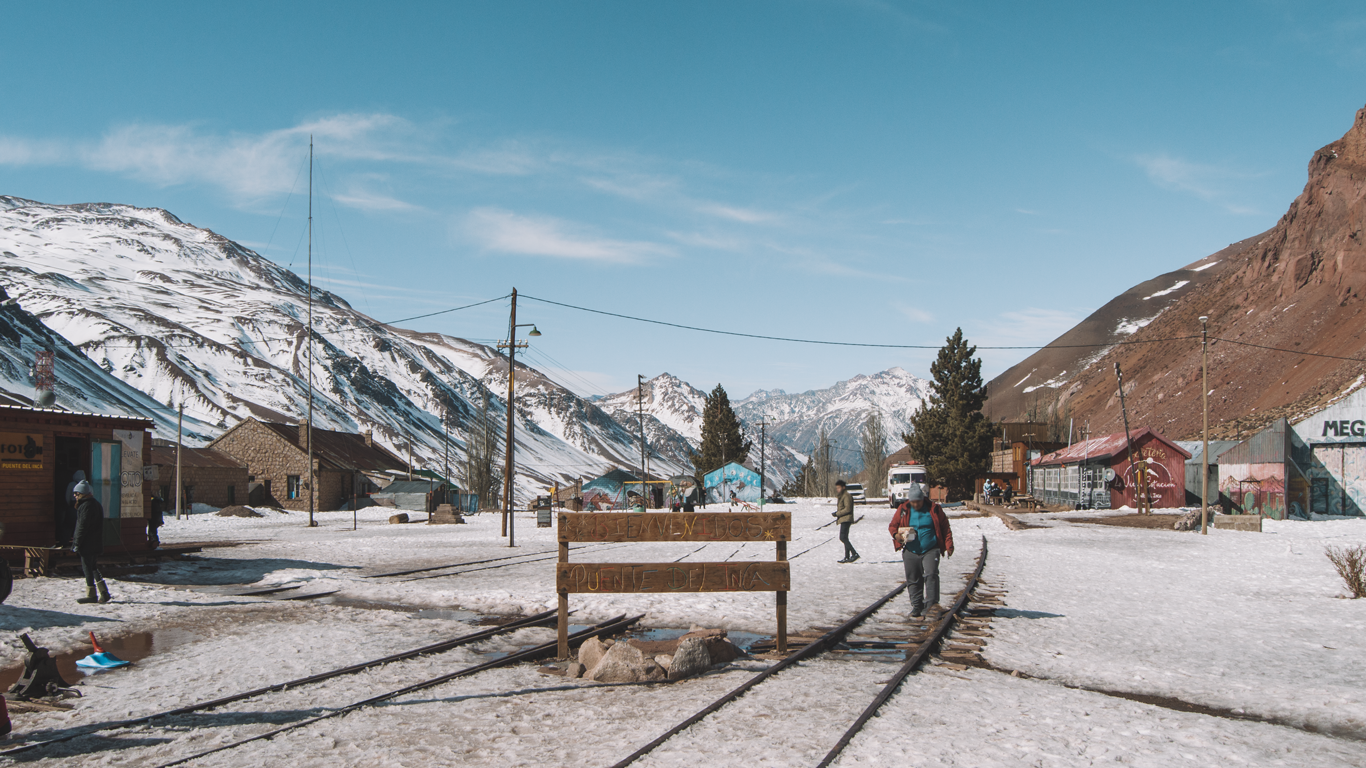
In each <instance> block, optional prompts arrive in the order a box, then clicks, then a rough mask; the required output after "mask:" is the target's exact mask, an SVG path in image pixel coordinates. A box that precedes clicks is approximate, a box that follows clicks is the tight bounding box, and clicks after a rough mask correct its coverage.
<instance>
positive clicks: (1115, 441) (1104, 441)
mask: <svg viewBox="0 0 1366 768" xmlns="http://www.w3.org/2000/svg"><path fill="white" fill-rule="evenodd" d="M1147 435H1152V436H1153V437H1154V438H1156V439H1157V440H1160V441H1162V442H1163V443H1166V444H1167V445H1170V446H1171V447H1172V448H1175V449H1176V450H1177V451H1180V452H1181V455H1182V456H1184V457H1186V458H1190V451H1187V450H1186V449H1185V448H1182V447H1181V446H1179V445H1177V444H1176V443H1173V442H1172V441H1170V440H1168V439H1167V438H1165V437H1163V436H1162V435H1161V433H1159V432H1155V431H1153V430H1152V429H1149V428H1148V427H1138V428H1137V429H1134V430H1131V431H1130V433H1129V436H1128V438H1127V439H1126V437H1125V434H1124V433H1123V432H1115V433H1113V434H1109V435H1101V436H1100V437H1093V438H1091V439H1090V440H1083V441H1081V442H1080V443H1073V444H1072V446H1071V447H1069V448H1064V449H1062V450H1061V451H1054V452H1053V453H1050V454H1048V455H1047V456H1042V457H1040V458H1039V459H1037V460H1036V461H1035V462H1034V466H1036V467H1040V466H1048V465H1051V464H1077V463H1080V462H1084V461H1099V460H1102V459H1108V458H1110V457H1111V456H1114V455H1116V454H1120V453H1124V452H1125V451H1126V450H1127V449H1128V447H1129V442H1130V440H1132V441H1133V444H1134V445H1135V446H1137V445H1138V443H1139V441H1140V440H1142V439H1143V438H1144V437H1146V436H1147Z"/></svg>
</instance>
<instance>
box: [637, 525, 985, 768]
mask: <svg viewBox="0 0 1366 768" xmlns="http://www.w3.org/2000/svg"><path fill="white" fill-rule="evenodd" d="M818 546H819V545H818ZM986 559H987V542H986V538H985V537H983V539H982V549H981V553H980V554H979V555H978V556H977V564H976V567H975V568H974V569H973V571H972V572H971V573H970V574H969V575H968V579H967V583H966V584H965V585H964V586H963V588H962V590H960V591H959V592H958V594H957V596H956V598H955V599H954V600H953V602H952V603H951V604H950V605H949V607H948V609H946V610H945V612H944V614H943V615H942V616H941V617H939V618H938V619H936V620H935V621H933V622H926V623H925V624H924V632H923V634H922V635H921V636H919V637H916V638H914V642H907V643H896V642H879V641H863V642H859V641H856V643H855V644H857V645H861V646H862V647H864V648H868V647H874V648H877V647H878V646H883V645H886V646H892V647H893V648H898V647H905V648H906V650H905V652H906V658H905V661H904V663H903V664H902V665H901V667H900V668H899V669H898V670H897V671H896V673H895V674H894V675H893V676H892V678H891V679H890V680H889V681H888V682H887V683H886V684H885V685H884V686H883V687H882V690H881V691H879V693H878V695H877V696H876V697H875V698H874V699H873V701H872V702H871V703H870V704H868V706H867V707H866V708H865V709H864V711H863V712H862V714H860V715H859V717H858V718H857V719H856V720H855V721H854V723H853V724H852V725H850V726H849V728H848V729H847V730H846V731H845V732H844V734H843V735H842V736H841V737H840V739H839V741H838V742H836V744H835V746H834V747H833V748H832V749H831V750H830V751H829V753H827V754H826V756H825V758H824V759H823V760H822V761H821V762H820V763H819V765H820V766H827V765H829V764H830V763H832V762H833V761H834V760H835V759H836V758H837V757H838V756H839V754H840V752H841V751H842V750H843V749H844V748H845V747H846V746H848V744H849V742H850V741H851V740H852V739H853V738H854V736H855V735H856V734H857V733H858V732H859V731H860V730H861V729H862V728H863V726H864V725H865V724H867V722H868V720H869V719H871V718H872V717H873V716H874V715H875V714H876V713H877V710H878V709H879V708H880V707H881V706H882V705H883V704H885V703H886V702H887V700H888V699H890V698H891V697H892V695H893V694H894V693H895V692H896V689H897V688H899V687H900V686H901V683H902V682H903V681H904V680H905V679H906V677H907V676H908V675H910V674H911V673H912V672H914V671H915V670H916V669H917V668H919V667H920V665H922V664H923V663H924V662H925V659H926V658H928V657H929V655H930V654H931V653H933V652H934V651H935V649H936V648H938V647H939V645H940V644H941V643H942V642H943V640H944V638H945V636H946V635H948V633H949V631H950V630H951V629H953V627H954V625H955V623H956V621H957V619H958V616H959V614H961V613H962V611H963V610H964V608H965V607H966V606H967V605H968V601H969V599H970V598H971V597H972V593H973V590H974V589H976V587H977V585H978V582H979V581H980V579H981V575H982V569H983V568H984V567H985V566H986ZM905 588H906V585H905V584H902V585H901V586H898V587H896V588H895V589H893V590H891V591H890V592H888V593H887V594H885V595H883V596H882V597H881V598H879V599H878V600H876V601H874V602H873V603H872V604H871V605H869V606H868V607H867V608H864V609H863V610H862V611H860V612H859V613H858V614H857V615H855V616H854V617H853V618H851V619H849V620H848V621H846V622H845V623H843V624H841V625H839V626H838V627H835V628H833V629H831V630H829V631H828V632H826V633H825V634H823V635H820V636H818V637H813V638H810V639H808V640H806V641H805V643H804V644H802V643H803V640H802V638H800V637H799V636H798V637H791V638H789V643H790V644H791V645H792V646H793V647H798V646H800V647H799V648H798V650H797V651H796V652H795V653H792V654H791V655H789V656H787V657H786V658H784V659H782V660H781V661H779V662H778V663H777V664H774V665H773V666H771V667H769V668H768V669H765V670H763V671H762V672H759V673H758V674H756V675H754V676H753V677H751V678H750V679H749V680H747V681H745V682H744V683H742V684H741V685H739V686H738V687H736V688H734V689H733V690H731V691H730V692H729V693H727V694H725V695H723V696H721V697H720V698H718V699H716V700H715V701H713V702H712V703H710V704H708V705H707V706H705V707H703V708H702V709H700V710H698V711H697V712H696V713H694V714H693V715H692V716H690V717H688V718H686V719H685V720H683V721H682V722H680V723H678V724H677V725H675V726H674V727H672V728H670V729H669V730H668V731H665V732H664V733H663V734H661V735H660V736H658V737H657V738H655V739H654V740H653V741H651V742H650V743H648V744H646V745H645V746H643V747H641V748H640V749H637V750H636V751H635V752H633V753H631V754H630V755H629V756H627V757H626V758H625V759H623V760H620V761H618V762H616V763H613V764H612V768H625V766H628V765H631V764H632V763H634V762H636V761H637V760H639V759H641V758H642V757H645V756H646V755H648V754H649V753H651V752H653V751H654V750H655V749H656V748H658V747H659V746H661V745H663V744H664V743H666V742H668V741H669V740H671V739H673V738H674V737H676V736H678V735H679V734H681V733H683V732H684V731H686V730H688V729H689V728H692V727H693V726H695V725H697V724H698V723H701V722H702V721H703V720H705V719H706V718H708V717H710V716H711V715H712V714H715V713H716V712H719V711H720V710H722V709H723V708H725V707H726V706H727V705H729V704H731V703H732V702H734V701H736V700H737V699H739V698H740V697H742V696H744V695H745V694H746V693H748V692H749V691H750V690H752V689H754V688H755V687H757V686H759V685H760V684H762V683H764V682H765V681H767V680H769V679H771V678H772V677H774V676H775V675H777V674H779V673H781V672H783V671H784V670H786V669H789V668H791V667H794V666H796V665H797V664H799V663H801V662H803V661H809V660H812V659H814V658H815V657H817V656H820V655H822V654H829V653H831V652H836V651H847V650H850V649H851V648H852V647H853V644H846V643H845V642H844V641H845V640H846V638H847V637H848V636H849V635H850V634H851V633H852V632H854V631H855V630H856V629H857V628H858V627H859V626H860V625H862V624H863V623H864V622H866V621H868V619H870V618H871V617H872V616H874V615H875V614H876V613H877V612H878V611H880V610H882V609H883V608H884V607H885V606H886V605H887V604H888V603H890V602H891V601H892V599H893V598H895V597H896V596H897V595H899V594H901V593H902V592H903V591H904V590H905ZM907 639H909V638H907ZM841 646H843V647H841ZM907 646H909V647H907ZM774 714H777V713H774Z"/></svg>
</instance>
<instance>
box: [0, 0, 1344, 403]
mask: <svg viewBox="0 0 1366 768" xmlns="http://www.w3.org/2000/svg"><path fill="white" fill-rule="evenodd" d="M1133 6H1139V7H1137V8H1135V7H1133ZM5 17H6V25H5V26H6V28H7V29H9V30H11V31H14V32H18V34H11V35H7V36H6V42H5V45H4V46H3V48H0V62H3V65H4V69H5V72H6V75H5V77H4V79H3V80H0V104H3V108H2V109H0V194H11V195H17V196H20V197H27V198H32V199H36V200H40V201H43V202H52V203H75V202H89V201H105V202H120V203H129V204H134V205H140V206H150V207H160V208H166V209H168V210H170V211H171V212H173V213H175V214H176V215H178V216H179V217H180V218H182V219H183V220H185V221H188V222H191V223H194V224H196V225H199V226H203V227H207V228H210V229H213V230H215V231H217V232H219V233H220V234H223V235H225V236H227V237H229V238H232V239H234V240H237V241H239V242H241V243H243V244H245V245H247V246H249V247H251V248H254V249H256V250H257V251H259V252H260V253H262V254H263V255H265V256H267V257H269V258H271V259H273V260H275V261H278V262H280V263H282V264H286V265H292V266H293V268H294V269H295V270H296V271H299V272H301V273H302V271H303V267H304V258H305V257H304V250H303V249H302V246H301V245H300V243H301V242H302V235H303V233H304V223H305V216H306V199H305V190H306V184H307V178H306V171H305V170H304V169H305V168H306V163H307V142H308V135H309V134H310V133H311V134H312V135H313V136H314V140H315V142H316V152H317V161H316V162H317V165H316V171H317V172H316V175H315V179H314V183H315V188H314V194H315V197H314V206H315V207H314V213H315V221H314V223H315V252H314V272H315V276H316V277H317V279H318V282H319V284H320V285H323V286H324V287H327V288H329V289H331V290H333V291H335V292H337V293H338V294H340V295H342V296H343V297H345V298H346V299H347V300H348V301H349V302H351V304H352V305H353V306H355V307H356V308H357V309H360V310H361V311H364V312H366V313H368V314H370V315H372V316H374V317H375V318H377V319H380V320H393V319H397V318H403V317H408V316H411V315H416V314H420V313H422V312H427V311H435V310H439V309H444V308H448V307H454V306H459V305H462V304H466V303H470V302H472V301H478V300H482V299H487V298H492V297H496V296H500V295H503V294H506V293H508V292H509V291H510V289H511V288H512V287H513V286H516V287H517V288H518V289H519V290H520V291H521V292H522V293H523V294H524V295H530V296H534V297H540V298H544V299H550V300H553V301H557V302H561V303H565V304H572V305H578V306H584V307H590V308H594V309H600V310H605V311H610V312H617V313H622V314H628V315H638V316H644V317H649V318H655V319H659V320H663V321H668V322H673V323H681V324H687V325H698V326H705V327H711V328H719V329H725V330H733V331H740V332H745V333H756V334H766V335H775V336H785V337H800V338H815V339H826V340H833V341H850V342H864V343H883V344H926V345H939V344H941V343H943V341H944V339H945V337H946V336H948V335H949V334H951V333H952V332H953V330H954V328H956V327H960V326H961V327H962V328H963V329H964V332H965V333H966V335H967V337H968V338H969V340H970V341H972V342H974V343H977V344H980V345H1029V344H1044V343H1047V342H1048V341H1049V340H1051V339H1053V338H1055V337H1056V336H1057V335H1058V334H1060V333H1061V332H1063V331H1065V330H1066V329H1067V328H1069V327H1071V326H1072V325H1073V324H1075V323H1076V322H1077V321H1079V320H1080V319H1081V318H1083V317H1085V316H1086V314H1088V313H1089V312H1091V311H1092V310H1094V309H1095V308H1097V307H1099V306H1100V305H1101V304H1103V303H1104V302H1105V301H1106V300H1108V299H1109V298H1111V297H1113V296H1114V295H1116V294H1117V293H1119V292H1121V291H1123V290H1125V289H1126V288H1128V287H1129V286H1131V285H1133V284H1135V283H1137V282H1140V281H1142V280H1146V279H1148V278H1151V277H1153V276H1155V275H1157V274H1160V273H1162V272H1165V271H1168V270H1171V269H1175V268H1178V267H1180V266H1183V265H1185V264H1187V263H1189V262H1191V261H1194V260H1196V259H1199V258H1201V257H1203V256H1206V255H1208V254H1209V253H1212V252H1213V251H1215V250H1218V249H1219V248H1222V247H1224V246H1225V245H1227V244H1228V243H1230V242H1233V241H1235V240H1239V239H1242V238H1244V237H1248V236H1250V235H1253V234H1256V233H1258V232H1260V231H1262V230H1264V229H1267V228H1268V227H1270V226H1272V225H1273V224H1274V223H1275V222H1276V220H1277V219H1278V218H1279V217H1280V216H1281V214H1282V213H1284V212H1285V209H1286V207H1287V206H1288V205H1289V203H1290V201H1291V200H1292V199H1293V198H1294V196H1295V195H1296V194H1298V193H1299V191H1300V190H1301V189H1302V187H1303V185H1304V181H1305V167H1306V165H1307V163H1308V161H1309V158H1310V156H1311V154H1312V153H1313V151H1314V150H1315V149H1317V148H1318V147H1320V146H1322V145H1324V144H1326V143H1328V142H1330V141H1333V140H1335V139H1337V138H1338V137H1340V136H1341V135H1342V134H1343V133H1344V132H1345V131H1346V130H1347V128H1348V127H1350V125H1351V122H1352V117H1353V114H1354V112H1355V111H1356V110H1357V109H1360V108H1361V107H1362V106H1363V105H1366V77H1363V75H1366V7H1363V6H1362V5H1361V4H1360V3H1331V2H1328V3H1314V4H1308V3H1279V2H1229V3H1199V4H1192V3H1143V4H1118V3H1084V2H1075V3H1009V2H992V3H897V2H876V1H865V2H857V1H849V2H834V1H830V2H815V1H803V0H789V1H788V2H746V1H744V0H731V1H730V2H716V3H707V2H687V3H671V4H670V3H640V2H593V3H566V2H539V3H532V2H497V3H422V4H414V3H406V4H405V3H392V4H375V3H344V2H328V3H303V2H290V3H252V2H234V3H214V4H209V3H170V2H168V3H136V2H130V3H117V4H115V3H29V4H11V5H7V6H6V8H5ZM518 315H519V318H518V319H519V321H522V322H535V323H537V325H538V326H539V328H540V330H541V331H542V332H543V334H544V335H543V336H541V337H540V338H539V339H536V340H535V341H534V342H533V347H532V350H531V352H530V359H529V362H531V363H532V364H534V365H537V366H538V367H540V368H542V369H543V370H546V371H547V372H548V373H550V374H551V375H552V377H554V378H557V379H558V380H560V381H561V382H562V383H564V384H566V385H569V386H571V387H572V388H575V389H577V390H578V391H580V392H582V393H585V394H594V393H599V394H600V393H605V392H614V391H620V390H624V389H627V388H629V387H631V386H633V385H634V383H635V375H636V374H637V373H643V374H645V375H647V376H653V375H655V374H657V373H660V372H661V371H669V372H671V373H674V374H676V375H678V376H680V377H682V378H684V379H686V380H688V381H690V382H692V383H693V384H694V385H696V386H698V387H700V388H702V389H704V390H709V389H710V388H711V387H712V386H714V385H715V384H716V383H718V382H720V383H722V384H724V385H725V386H726V388H727V390H728V391H729V392H730V393H731V395H732V397H742V396H745V395H747V394H749V393H751V392H752V391H754V390H755V389H759V388H767V389H772V388H782V389H786V390H789V391H801V390H805V389H811V388H819V387H825V386H828V385H830V384H832V383H834V382H836V381H838V380H841V379H845V378H849V377H850V376H853V375H856V374H859V373H874V372H876V371H880V370H883V369H886V368H889V367H891V366H894V365H899V366H902V367H904V368H906V369H907V370H909V371H910V372H912V373H914V374H916V375H919V376H928V372H929V362H930V360H932V358H933V355H934V352H933V351H932V350H931V351H917V350H886V349H866V348H831V347H816V346H808V345H797V344H790V343H780V342H761V341H755V340H744V339H732V338H724V337H716V336H707V335H701V334H697V333H692V332H686V331H681V330H674V329H666V328H661V327H657V326H649V325H641V324H635V323H629V322H625V321H620V320H614V319H611V318H606V317H602V316H595V315H590V314H584V313H580V312H576V311H573V310H570V309H564V308H560V307H556V306H552V305H547V304H540V303H537V302H535V301H531V300H523V301H522V302H520V303H519V309H518ZM410 326H411V327H415V328H417V329H420V330H428V331H440V332H444V333H449V334H452V335H456V336H461V337H464V338H470V339H475V340H481V341H493V340H496V339H500V338H504V337H505V336H506V326H507V307H506V302H504V303H501V304H493V305H488V306H485V307H481V308H478V309H475V310H467V311H464V312H457V313H451V314H447V315H442V316H439V317H434V318H430V319H427V320H419V321H415V322H413V323H411V324H410ZM1027 354H1028V353H1027V352H1023V351H1009V350H1000V351H990V350H984V351H983V353H982V356H983V359H984V363H985V365H984V369H985V373H986V374H987V375H988V376H991V375H995V374H996V373H999V372H1000V371H1002V370H1004V369H1005V368H1007V367H1009V366H1010V365H1012V364H1014V363H1015V362H1018V361H1019V360H1020V359H1022V358H1023V357H1025V356H1026V355H1027Z"/></svg>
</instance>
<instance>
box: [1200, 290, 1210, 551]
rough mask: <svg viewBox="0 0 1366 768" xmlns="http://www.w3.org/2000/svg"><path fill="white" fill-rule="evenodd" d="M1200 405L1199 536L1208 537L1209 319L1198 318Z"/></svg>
mask: <svg viewBox="0 0 1366 768" xmlns="http://www.w3.org/2000/svg"><path fill="white" fill-rule="evenodd" d="M1200 370H1201V374H1200V383H1201V386H1200V403H1201V411H1203V414H1204V422H1205V423H1204V430H1203V434H1204V438H1203V439H1204V444H1205V445H1204V450H1202V451H1201V453H1200V467H1201V469H1200V535H1202V536H1208V535H1209V317H1208V316H1207V315H1201V316H1200Z"/></svg>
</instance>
